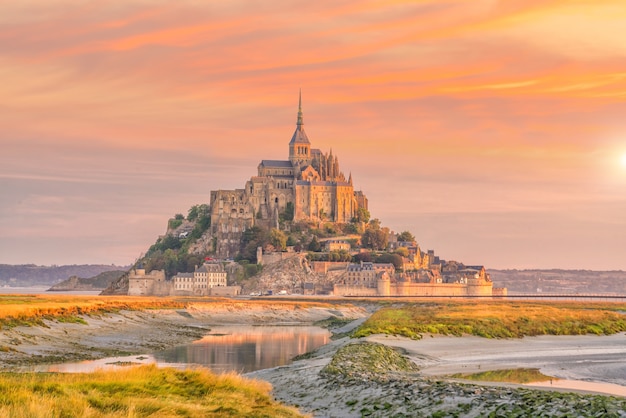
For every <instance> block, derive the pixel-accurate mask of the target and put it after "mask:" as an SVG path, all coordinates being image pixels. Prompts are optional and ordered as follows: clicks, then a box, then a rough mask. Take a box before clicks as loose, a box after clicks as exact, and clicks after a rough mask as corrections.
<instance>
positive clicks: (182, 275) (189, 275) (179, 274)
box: [173, 273, 193, 279]
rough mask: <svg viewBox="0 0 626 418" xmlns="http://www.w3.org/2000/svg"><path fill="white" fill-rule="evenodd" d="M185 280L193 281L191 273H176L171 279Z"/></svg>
mask: <svg viewBox="0 0 626 418" xmlns="http://www.w3.org/2000/svg"><path fill="white" fill-rule="evenodd" d="M177 277H178V278H181V279H182V278H187V279H193V273H178V274H177V275H176V276H174V277H173V279H176V278H177Z"/></svg>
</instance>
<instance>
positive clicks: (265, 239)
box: [237, 225, 269, 263]
mask: <svg viewBox="0 0 626 418" xmlns="http://www.w3.org/2000/svg"><path fill="white" fill-rule="evenodd" d="M268 243H269V232H268V231H267V229H265V228H261V227H259V226H256V225H255V226H253V227H252V228H248V229H246V230H245V231H244V233H243V235H242V237H241V247H240V248H241V251H240V253H239V255H238V256H237V259H238V260H249V261H250V262H251V263H256V262H257V259H256V249H257V248H258V247H265V246H266V245H267V244H268Z"/></svg>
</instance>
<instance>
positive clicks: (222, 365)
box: [154, 325, 330, 373]
mask: <svg viewBox="0 0 626 418" xmlns="http://www.w3.org/2000/svg"><path fill="white" fill-rule="evenodd" d="M329 338H330V333H329V332H328V331H327V330H324V329H321V328H318V327H303V326H280V327H277V326H259V327H254V326H243V325H238V326H227V327H216V328H213V329H212V330H211V334H209V335H206V336H205V337H203V338H202V339H201V340H199V341H196V342H194V343H192V344H189V345H186V346H180V347H176V348H173V349H170V350H165V351H162V352H158V353H155V354H154V357H155V358H156V359H157V362H159V363H184V364H199V365H203V366H206V367H208V368H210V369H211V370H213V371H216V372H225V371H236V372H239V373H247V372H251V371H254V370H259V369H267V368H270V367H276V366H282V365H284V364H288V363H290V362H291V359H292V358H293V357H294V356H297V355H299V354H304V353H306V352H308V351H312V350H314V349H316V348H318V347H320V346H322V345H324V344H326V343H327V342H328V341H329Z"/></svg>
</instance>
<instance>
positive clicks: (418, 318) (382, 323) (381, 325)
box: [354, 301, 626, 339]
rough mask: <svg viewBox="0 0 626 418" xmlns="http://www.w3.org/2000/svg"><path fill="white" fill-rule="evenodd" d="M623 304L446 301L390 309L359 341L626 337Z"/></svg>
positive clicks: (379, 313) (365, 329)
mask: <svg viewBox="0 0 626 418" xmlns="http://www.w3.org/2000/svg"><path fill="white" fill-rule="evenodd" d="M623 309H624V305H623V304H607V303H598V304H594V303H580V304H572V303H548V302H545V303H542V302H515V303H511V302H501V301H442V302H429V303H415V304H407V305H404V306H399V307H398V306H395V307H384V308H381V309H380V310H378V311H377V312H375V313H374V314H373V315H372V316H371V317H370V318H369V319H368V320H367V321H365V323H363V324H362V325H361V326H360V327H359V328H358V329H357V330H356V332H355V333H354V336H355V337H365V336H367V335H371V334H392V335H401V336H405V337H408V338H413V339H420V338H421V336H422V335H423V334H442V335H454V336H462V335H475V336H479V337H485V338H520V337H524V336H534V335H584V334H595V335H610V334H615V333H618V332H623V331H626V316H624V315H623V314H621V313H619V311H620V310H623Z"/></svg>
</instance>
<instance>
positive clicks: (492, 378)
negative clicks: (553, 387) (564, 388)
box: [450, 368, 558, 383]
mask: <svg viewBox="0 0 626 418" xmlns="http://www.w3.org/2000/svg"><path fill="white" fill-rule="evenodd" d="M450 377H452V378H455V379H465V380H477V381H480V382H505V383H532V382H547V381H548V380H558V379H556V378H554V377H551V376H546V375H545V374H543V373H541V372H540V371H539V369H526V368H522V369H505V370H490V371H486V372H480V373H471V374H468V373H457V374H453V375H451V376H450Z"/></svg>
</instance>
